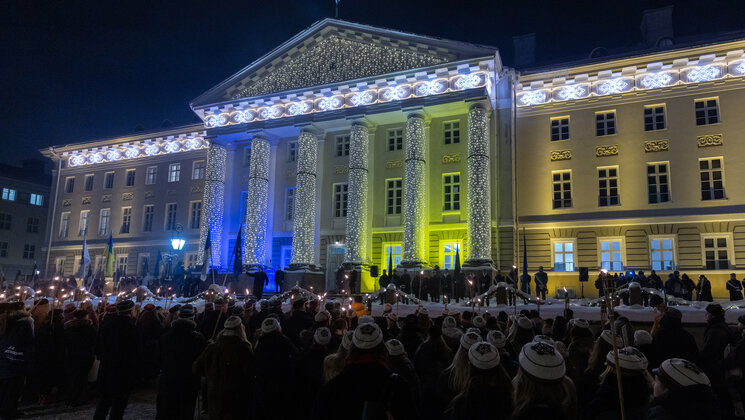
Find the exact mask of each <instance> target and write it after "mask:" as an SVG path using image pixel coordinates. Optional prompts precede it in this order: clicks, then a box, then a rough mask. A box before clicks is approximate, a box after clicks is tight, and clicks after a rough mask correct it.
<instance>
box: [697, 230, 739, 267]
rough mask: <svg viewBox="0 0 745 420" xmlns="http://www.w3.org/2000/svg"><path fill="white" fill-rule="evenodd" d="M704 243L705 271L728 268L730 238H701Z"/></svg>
mask: <svg viewBox="0 0 745 420" xmlns="http://www.w3.org/2000/svg"><path fill="white" fill-rule="evenodd" d="M701 239H702V240H703V242H704V255H703V257H704V265H705V267H706V269H707V270H727V269H728V268H730V263H729V259H730V255H732V253H731V245H732V237H731V236H702V238H701Z"/></svg>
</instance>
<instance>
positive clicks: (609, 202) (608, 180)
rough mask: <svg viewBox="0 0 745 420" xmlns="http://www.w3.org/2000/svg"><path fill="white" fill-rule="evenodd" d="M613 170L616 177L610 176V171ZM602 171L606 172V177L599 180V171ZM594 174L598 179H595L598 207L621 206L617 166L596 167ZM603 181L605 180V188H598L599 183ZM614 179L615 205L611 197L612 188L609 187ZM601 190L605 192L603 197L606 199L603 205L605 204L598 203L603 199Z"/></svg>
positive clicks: (619, 177)
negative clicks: (596, 181) (596, 182)
mask: <svg viewBox="0 0 745 420" xmlns="http://www.w3.org/2000/svg"><path fill="white" fill-rule="evenodd" d="M614 169H615V171H616V175H615V176H611V175H610V171H611V170H614ZM603 170H604V171H606V174H607V175H606V176H605V177H604V178H601V177H600V171H603ZM595 173H596V174H597V177H598V178H597V179H598V207H615V206H620V205H621V175H620V170H619V167H618V165H610V166H598V167H597V168H596V171H595ZM603 179H605V181H606V186H605V187H601V186H600V182H601V181H602V180H603ZM614 179H615V181H616V186H615V189H616V195H615V198H616V203H615V204H614V203H613V197H614V196H613V195H611V190H612V189H613V188H614V187H612V186H610V183H611V182H612V181H613V180H614ZM603 190H606V192H607V195H606V196H605V197H606V199H605V203H606V204H602V203H601V201H600V200H601V199H602V197H603V196H602V192H603Z"/></svg>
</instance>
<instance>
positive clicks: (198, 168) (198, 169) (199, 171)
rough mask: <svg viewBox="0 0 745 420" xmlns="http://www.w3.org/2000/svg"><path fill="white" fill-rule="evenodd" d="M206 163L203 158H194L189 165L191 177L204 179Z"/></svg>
mask: <svg viewBox="0 0 745 420" xmlns="http://www.w3.org/2000/svg"><path fill="white" fill-rule="evenodd" d="M206 167H207V166H206V164H205V162H204V161H203V160H195V161H194V163H193V164H192V167H191V179H204V171H205V168H206Z"/></svg>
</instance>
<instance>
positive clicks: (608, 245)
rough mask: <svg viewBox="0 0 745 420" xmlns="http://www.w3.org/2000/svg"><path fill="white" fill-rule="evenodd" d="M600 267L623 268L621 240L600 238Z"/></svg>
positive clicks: (609, 269) (615, 269)
mask: <svg viewBox="0 0 745 420" xmlns="http://www.w3.org/2000/svg"><path fill="white" fill-rule="evenodd" d="M600 268H603V269H606V270H608V271H622V270H623V240H621V239H601V240H600Z"/></svg>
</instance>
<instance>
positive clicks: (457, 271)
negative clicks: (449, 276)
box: [454, 242, 460, 278]
mask: <svg viewBox="0 0 745 420" xmlns="http://www.w3.org/2000/svg"><path fill="white" fill-rule="evenodd" d="M454 271H455V277H456V278H458V275H459V274H460V242H458V244H457V245H456V246H455V270H454Z"/></svg>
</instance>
